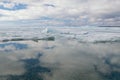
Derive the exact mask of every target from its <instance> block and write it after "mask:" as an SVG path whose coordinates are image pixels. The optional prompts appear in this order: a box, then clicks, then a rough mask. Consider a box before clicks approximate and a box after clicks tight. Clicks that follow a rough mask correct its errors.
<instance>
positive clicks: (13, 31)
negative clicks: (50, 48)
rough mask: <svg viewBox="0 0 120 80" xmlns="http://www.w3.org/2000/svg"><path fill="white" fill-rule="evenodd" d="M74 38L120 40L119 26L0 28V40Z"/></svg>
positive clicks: (79, 39)
mask: <svg viewBox="0 0 120 80" xmlns="http://www.w3.org/2000/svg"><path fill="white" fill-rule="evenodd" d="M48 35H49V36H55V37H56V39H62V38H65V39H74V40H78V41H81V42H100V41H120V27H94V26H83V27H14V28H0V40H4V39H13V38H34V37H37V38H43V37H46V36H48Z"/></svg>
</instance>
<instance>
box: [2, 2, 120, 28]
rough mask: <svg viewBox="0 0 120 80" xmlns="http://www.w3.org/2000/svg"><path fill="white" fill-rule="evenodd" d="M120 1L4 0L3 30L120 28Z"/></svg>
mask: <svg viewBox="0 0 120 80" xmlns="http://www.w3.org/2000/svg"><path fill="white" fill-rule="evenodd" d="M119 7H120V0H0V27H9V26H26V27H27V26H120V9H119Z"/></svg>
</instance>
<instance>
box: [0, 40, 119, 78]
mask: <svg viewBox="0 0 120 80" xmlns="http://www.w3.org/2000/svg"><path fill="white" fill-rule="evenodd" d="M0 80H120V43H117V42H116V43H96V44H95V43H80V42H77V41H74V40H65V41H48V42H47V41H39V42H38V43H36V42H32V41H25V42H24V41H23V42H8V43H0Z"/></svg>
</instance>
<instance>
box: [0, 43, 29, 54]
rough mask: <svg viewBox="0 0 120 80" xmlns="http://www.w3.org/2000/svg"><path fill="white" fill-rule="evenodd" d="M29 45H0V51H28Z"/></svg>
mask: <svg viewBox="0 0 120 80" xmlns="http://www.w3.org/2000/svg"><path fill="white" fill-rule="evenodd" d="M26 48H27V45H26V44H20V43H3V44H0V51H6V52H9V51H14V50H21V49H26Z"/></svg>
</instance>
